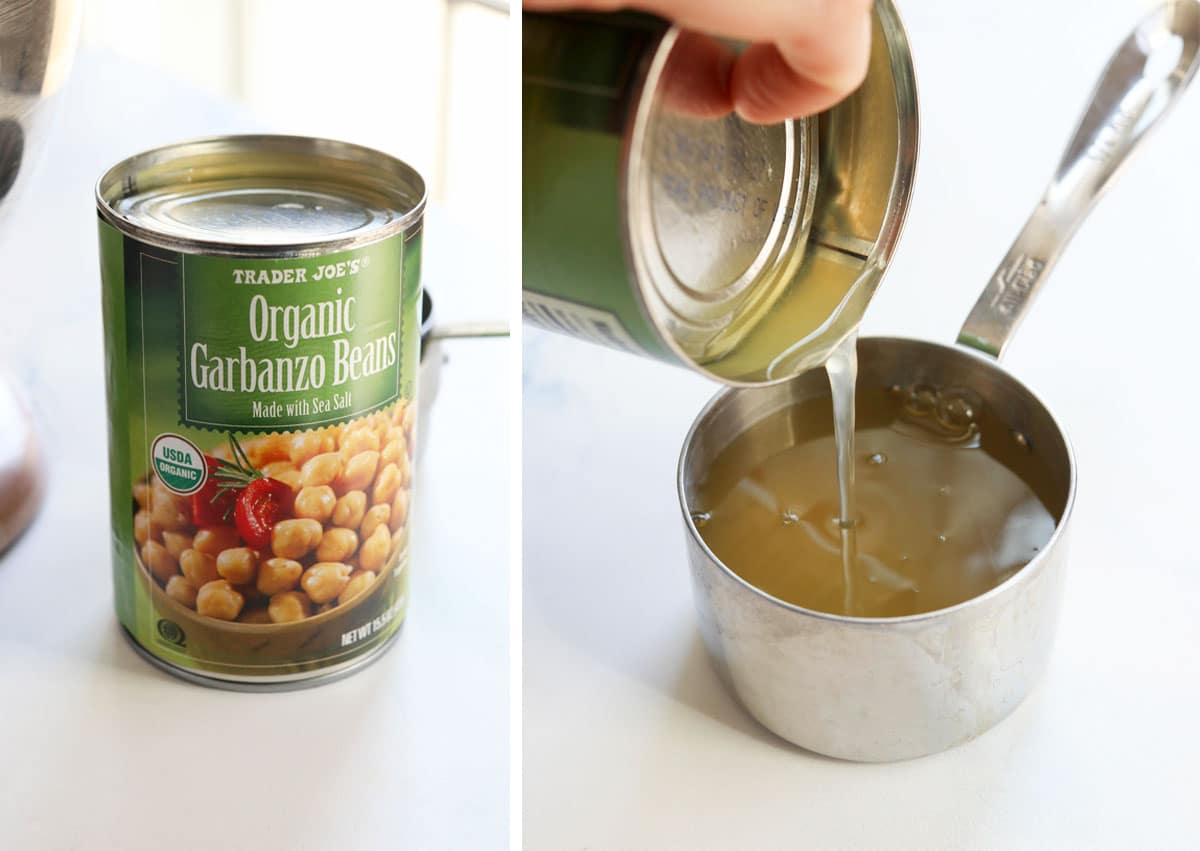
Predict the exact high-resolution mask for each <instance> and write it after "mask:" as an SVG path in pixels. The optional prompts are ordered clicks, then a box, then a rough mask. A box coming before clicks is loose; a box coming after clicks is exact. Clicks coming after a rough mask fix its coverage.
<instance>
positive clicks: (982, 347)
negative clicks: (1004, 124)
mask: <svg viewBox="0 0 1200 851" xmlns="http://www.w3.org/2000/svg"><path fill="white" fill-rule="evenodd" d="M1198 47H1200V2H1197V0H1174V2H1168V3H1166V4H1164V5H1163V6H1160V7H1159V8H1158V9H1157V10H1156V11H1154V12H1152V13H1151V14H1150V15H1148V16H1146V17H1145V18H1144V19H1142V21H1141V23H1139V24H1138V26H1137V29H1135V30H1134V31H1133V33H1131V34H1130V36H1129V37H1128V38H1127V39H1126V40H1125V42H1124V43H1123V44H1122V45H1121V46H1120V48H1118V49H1117V52H1116V53H1115V54H1114V55H1113V57H1112V59H1111V60H1109V63H1108V66H1107V67H1106V68H1105V69H1104V73H1103V74H1101V76H1100V80H1099V81H1098V83H1097V84H1096V89H1095V90H1094V91H1093V92H1092V97H1091V102H1090V103H1089V105H1088V107H1087V111H1086V112H1085V113H1084V115H1083V118H1082V120H1081V121H1080V123H1079V126H1078V127H1077V128H1076V130H1075V135H1074V136H1073V137H1072V139H1071V142H1070V144H1069V145H1068V146H1067V150H1066V152H1065V153H1064V154H1063V158H1062V161H1061V162H1060V163H1059V165H1058V171H1057V172H1055V175H1054V179H1053V180H1051V181H1050V185H1049V186H1048V187H1047V188H1046V192H1045V194H1044V195H1043V196H1042V200H1041V201H1040V202H1039V203H1038V206H1037V208H1036V209H1035V210H1034V211H1033V214H1032V215H1031V216H1030V217H1029V221H1028V222H1026V224H1025V227H1024V228H1023V229H1022V230H1021V233H1020V235H1019V236H1018V237H1017V239H1016V241H1015V242H1014V243H1013V245H1012V247H1011V248H1010V249H1009V250H1008V254H1007V255H1005V257H1004V259H1003V260H1002V261H1001V262H1000V265H999V267H997V269H996V271H995V272H994V273H993V274H992V277H991V280H990V281H989V282H988V285H987V288H986V289H984V291H983V294H982V295H981V296H980V297H979V301H977V302H976V303H975V307H974V308H973V309H972V310H971V313H970V315H968V316H967V321H966V322H965V323H963V327H962V330H961V331H959V334H958V342H959V343H961V344H962V345H965V346H970V347H971V348H974V349H978V350H979V351H981V352H984V353H985V354H988V355H991V356H992V357H994V358H997V359H998V358H999V357H1000V356H1001V355H1002V354H1003V353H1004V348H1005V346H1006V345H1007V344H1008V341H1009V339H1010V338H1011V337H1012V335H1013V333H1014V332H1015V331H1016V329H1017V326H1018V325H1020V324H1021V320H1022V319H1023V318H1024V317H1025V314H1026V312H1027V311H1028V310H1029V306H1030V304H1032V303H1033V299H1034V297H1035V296H1036V295H1037V293H1038V290H1039V289H1040V288H1041V286H1042V283H1043V282H1044V281H1045V280H1046V277H1047V276H1048V275H1049V274H1050V271H1051V269H1053V268H1054V264H1055V262H1056V261H1057V260H1058V258H1059V255H1060V254H1061V253H1062V251H1063V249H1064V248H1065V247H1066V246H1067V243H1068V242H1070V240H1071V237H1072V236H1073V235H1074V234H1075V230H1076V228H1078V227H1079V225H1080V223H1082V222H1083V220H1084V219H1086V218H1087V215H1088V213H1089V212H1091V209H1092V207H1093V206H1094V205H1095V203H1096V201H1097V200H1099V198H1100V196H1101V195H1103V194H1104V191H1105V189H1107V188H1108V186H1109V184H1110V183H1112V178H1113V176H1114V175H1116V173H1117V172H1118V171H1119V170H1120V168H1121V166H1122V165H1124V163H1125V162H1126V161H1127V160H1128V159H1129V156H1130V154H1132V153H1133V152H1134V150H1135V149H1136V148H1137V146H1138V143H1139V142H1140V141H1141V140H1142V138H1143V137H1144V136H1145V135H1146V133H1147V132H1148V131H1149V130H1150V129H1151V128H1152V127H1153V126H1154V125H1155V124H1156V123H1157V122H1158V120H1159V119H1160V118H1162V116H1163V115H1165V114H1166V113H1167V111H1168V110H1169V109H1170V108H1171V107H1172V106H1173V105H1174V103H1175V102H1176V101H1177V100H1178V99H1179V96H1180V95H1181V94H1182V93H1183V91H1184V89H1186V88H1187V85H1188V83H1189V82H1190V81H1191V79H1192V76H1193V75H1194V74H1195V73H1196V67H1197V53H1198Z"/></svg>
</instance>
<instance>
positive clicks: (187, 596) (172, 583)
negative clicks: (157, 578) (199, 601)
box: [166, 576, 198, 609]
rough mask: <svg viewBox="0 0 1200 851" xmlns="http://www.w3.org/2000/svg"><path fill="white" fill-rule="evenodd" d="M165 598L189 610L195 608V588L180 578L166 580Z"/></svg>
mask: <svg viewBox="0 0 1200 851" xmlns="http://www.w3.org/2000/svg"><path fill="white" fill-rule="evenodd" d="M166 590H167V596H168V597H170V598H171V599H172V600H177V601H179V602H180V603H183V604H184V605H185V606H187V607H188V608H189V609H194V608H196V595H197V593H198V592H197V591H196V586H194V585H192V583H191V582H189V581H188V580H186V579H184V578H183V577H182V576H172V577H171V578H170V579H168V580H167V589H166Z"/></svg>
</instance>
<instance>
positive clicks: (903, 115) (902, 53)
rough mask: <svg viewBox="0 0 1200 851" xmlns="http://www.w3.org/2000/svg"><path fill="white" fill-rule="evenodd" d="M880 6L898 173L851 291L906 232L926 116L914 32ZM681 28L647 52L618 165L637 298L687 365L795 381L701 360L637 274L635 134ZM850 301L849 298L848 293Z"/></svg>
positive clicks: (724, 380)
mask: <svg viewBox="0 0 1200 851" xmlns="http://www.w3.org/2000/svg"><path fill="white" fill-rule="evenodd" d="M874 8H875V12H876V14H877V15H878V16H879V21H880V25H881V27H882V29H883V31H884V36H885V40H886V44H887V49H888V57H889V60H890V65H891V71H892V77H893V80H894V84H895V97H896V103H897V155H896V167H895V169H894V171H893V173H892V185H891V190H890V192H889V193H888V200H887V204H886V207H885V210H886V213H885V215H884V219H883V223H882V225H881V226H880V230H879V236H878V237H877V238H876V240H875V243H874V245H873V246H872V248H871V251H870V253H869V255H868V256H867V259H866V262H865V263H864V266H863V272H862V274H861V275H860V276H859V278H858V280H857V281H856V282H855V283H854V285H853V286H852V287H851V289H850V294H853V293H854V292H855V291H857V289H858V288H859V287H860V286H861V285H862V284H863V283H864V281H865V279H866V278H867V276H869V275H875V276H876V280H875V281H874V282H873V286H872V289H874V288H875V287H877V286H878V284H879V282H880V281H881V280H882V278H883V275H884V274H885V273H886V271H887V268H888V265H889V263H890V262H891V258H892V255H893V254H894V252H895V248H896V245H897V243H898V242H899V239H900V235H901V233H902V232H903V230H904V224H905V221H906V220H907V217H908V209H909V207H910V206H911V200H912V189H913V183H914V180H915V175H916V168H917V159H918V152H919V147H920V116H919V112H918V102H919V100H918V96H917V81H916V71H915V68H914V65H913V59H912V51H911V48H910V45H909V39H908V33H907V31H906V29H905V27H904V22H903V21H902V19H901V17H900V13H899V11H898V10H897V8H896V6H895V4H894V3H893V2H892V0H876V2H875V3H874ZM680 31H681V28H680V27H679V26H678V25H674V24H672V25H670V26H669V27H667V28H666V29H665V30H664V32H663V34H662V37H661V39H660V40H659V42H658V43H657V44H656V45H655V46H654V48H653V50H651V51H648V54H647V57H646V58H645V59H644V60H643V63H642V65H641V67H640V69H639V72H638V74H639V78H640V79H639V81H638V83H637V85H636V89H635V93H634V97H633V99H632V101H631V106H630V114H631V116H632V122H631V129H630V130H629V131H628V132H626V133H625V135H624V139H623V141H622V145H621V157H620V163H619V170H618V190H619V192H620V205H619V214H620V218H621V241H622V243H623V247H624V252H625V263H626V266H627V268H628V270H629V272H630V279H631V281H632V282H633V284H634V286H633V287H632V289H633V291H634V295H635V298H634V301H635V302H636V303H637V306H638V309H639V310H640V311H641V314H642V317H643V318H644V319H645V320H646V322H647V323H648V324H649V325H650V327H652V328H653V329H654V330H655V331H656V332H657V334H658V338H659V340H661V342H662V343H663V345H665V346H666V347H667V348H668V350H669V351H670V353H671V354H672V355H674V357H675V358H676V359H677V360H678V361H679V362H680V363H682V364H685V365H687V367H688V368H690V369H692V370H694V371H696V372H698V373H700V374H701V375H704V376H706V377H707V378H711V379H713V380H715V381H718V382H720V383H721V384H724V385H726V386H728V387H768V386H771V385H775V384H781V383H783V382H785V381H789V380H790V379H791V378H792V376H791V375H790V374H785V375H780V376H777V377H769V376H768V377H765V378H763V379H762V380H744V379H738V378H730V377H728V376H724V375H719V374H717V373H715V372H713V371H712V370H710V369H708V368H707V367H705V366H704V365H702V364H699V363H697V362H696V361H695V360H694V359H693V358H692V357H691V356H690V355H688V354H687V353H686V352H685V351H684V350H683V347H682V346H680V345H679V343H678V341H676V339H675V337H674V335H673V334H671V332H670V330H669V329H668V328H667V327H666V325H665V323H663V322H662V321H661V320H660V319H659V318H658V317H656V316H655V315H654V312H653V311H652V310H651V309H650V305H649V304H648V302H647V296H646V293H645V291H644V290H645V287H647V286H649V284H648V282H644V281H643V280H642V279H641V278H640V276H639V275H638V274H637V270H638V268H639V263H638V262H637V260H636V257H635V254H634V250H633V245H632V240H631V238H630V232H631V231H630V225H631V222H630V215H629V204H630V201H631V199H632V198H633V196H634V191H635V188H634V187H633V186H632V185H631V182H632V176H631V171H632V170H631V168H630V160H631V155H632V153H633V150H634V145H633V140H634V138H635V137H637V136H639V135H641V134H644V132H645V125H646V123H647V121H648V113H649V103H650V101H651V100H652V99H653V97H654V93H655V85H656V82H657V79H658V76H660V75H661V73H662V71H663V66H664V65H665V61H666V55H667V54H668V53H669V52H670V49H671V47H672V45H673V43H674V41H675V39H676V38H677V37H678V35H679V32H680ZM844 301H845V299H843V302H844ZM839 309H840V306H839ZM764 369H765V368H764Z"/></svg>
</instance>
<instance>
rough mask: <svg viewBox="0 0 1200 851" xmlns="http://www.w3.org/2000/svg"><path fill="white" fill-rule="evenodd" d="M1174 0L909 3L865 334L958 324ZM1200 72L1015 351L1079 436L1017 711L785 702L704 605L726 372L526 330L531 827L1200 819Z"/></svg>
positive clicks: (576, 832) (832, 839)
mask: <svg viewBox="0 0 1200 851" xmlns="http://www.w3.org/2000/svg"><path fill="white" fill-rule="evenodd" d="M1148 6H1149V4H1147V3H1141V2H1121V3H1118V2H1112V0H1107V2H1097V0H1051V2H1040V1H1038V0H1019V2H1018V0H1014V1H1013V2H1008V3H963V2H958V0H915V2H908V3H903V4H902V9H901V11H902V14H903V15H904V17H905V21H906V24H907V26H908V28H909V31H910V35H911V39H912V46H913V51H914V54H915V60H916V65H917V76H918V84H919V90H920V94H921V118H922V122H923V132H922V151H921V157H920V164H919V168H918V175H917V182H916V192H915V196H914V199H913V204H912V207H911V210H910V213H909V218H908V225H907V229H906V232H905V234H904V237H903V239H902V240H901V244H900V248H899V251H898V253H897V256H896V258H895V262H894V265H893V268H892V270H891V272H890V273H889V275H888V277H887V279H886V280H885V282H884V284H883V287H882V289H881V291H880V293H879V295H878V297H877V299H876V300H875V302H874V303H873V304H872V307H871V310H870V312H869V315H868V319H867V323H866V331H867V333H895V334H902V335H907V336H917V337H927V338H931V339H934V340H938V341H942V342H950V341H952V340H953V338H954V336H955V334H956V332H957V329H958V327H959V325H960V324H961V322H962V320H963V318H964V317H965V316H966V314H967V312H968V310H969V309H970V307H971V306H972V304H973V303H974V301H975V299H976V298H977V296H978V294H979V292H980V291H981V289H982V288H983V286H984V284H985V282H986V281H987V279H988V276H989V274H990V273H991V271H992V269H993V268H994V266H995V264H996V263H997V262H998V261H999V259H1000V258H1001V256H1002V255H1003V253H1004V251H1005V250H1006V249H1007V247H1008V245H1009V243H1010V242H1011V240H1012V238H1013V237H1014V236H1015V235H1016V233H1017V231H1018V230H1019V228H1020V226H1021V224H1022V223H1023V221H1024V218H1025V216H1026V215H1027V214H1028V212H1029V211H1030V210H1031V209H1032V207H1033V205H1034V203H1035V202H1036V200H1037V198H1038V196H1039V194H1040V193H1041V190H1042V187H1043V186H1044V184H1045V182H1046V180H1048V179H1049V177H1050V175H1051V173H1052V172H1053V170H1054V166H1055V164H1056V163H1057V161H1058V158H1059V154H1060V152H1061V150H1062V148H1063V146H1064V145H1065V143H1066V141H1067V138H1068V136H1069V135H1070V133H1071V132H1072V130H1073V128H1074V125H1075V122H1076V120H1077V119H1078V117H1079V115H1080V112H1081V110H1082V107H1083V104H1084V100H1085V98H1086V97H1087V96H1088V94H1089V93H1090V91H1091V88H1092V85H1093V82H1094V80H1095V77H1096V75H1097V74H1098V72H1099V71H1100V69H1101V67H1102V66H1103V65H1104V64H1105V62H1106V61H1107V59H1108V57H1109V55H1110V53H1111V51H1112V50H1113V48H1115V47H1116V45H1117V44H1118V43H1119V42H1120V41H1121V40H1122V39H1123V38H1124V37H1125V35H1126V33H1127V32H1128V31H1129V30H1130V29H1131V28H1132V25H1133V24H1134V22H1135V21H1136V20H1137V18H1138V17H1139V15H1140V14H1141V12H1142V11H1143V10H1145V9H1146V8H1148ZM1198 140H1200V91H1192V92H1191V93H1190V95H1189V96H1188V97H1187V98H1186V99H1185V101H1184V102H1183V103H1181V104H1180V107H1179V109H1178V110H1177V111H1176V112H1175V113H1174V114H1173V115H1171V116H1170V117H1169V118H1168V120H1167V121H1166V123H1165V124H1164V125H1163V126H1162V127H1161V128H1160V132H1159V133H1158V134H1156V135H1155V136H1154V137H1152V138H1151V139H1150V140H1149V141H1148V143H1147V145H1146V147H1145V148H1144V149H1143V151H1142V155H1141V156H1140V157H1139V158H1138V159H1137V161H1136V162H1134V163H1133V164H1132V165H1131V166H1130V167H1129V168H1128V170H1127V171H1126V172H1125V173H1124V174H1122V175H1121V176H1120V178H1119V179H1118V181H1117V183H1116V184H1115V185H1114V187H1113V189H1112V191H1111V193H1110V194H1109V195H1108V196H1107V197H1106V198H1105V199H1104V200H1103V201H1102V202H1101V204H1100V205H1099V206H1098V207H1097V209H1096V210H1095V212H1094V213H1093V215H1092V217H1091V219H1090V220H1089V221H1088V222H1087V223H1086V224H1085V225H1084V227H1083V228H1082V229H1081V231H1080V232H1079V234H1078V235H1077V236H1076V238H1075V240H1074V242H1073V244H1072V245H1071V247H1070V249H1069V250H1068V252H1067V253H1066V255H1065V256H1064V257H1063V259H1062V261H1061V263H1060V264H1059V266H1058V268H1057V269H1056V270H1055V271H1054V273H1053V276H1052V278H1051V280H1050V284H1049V287H1048V289H1047V290H1046V291H1045V292H1044V293H1043V295H1042V296H1041V298H1040V300H1039V301H1038V303H1037V305H1036V308H1035V309H1034V311H1033V313H1032V315H1031V316H1030V318H1029V319H1028V321H1027V322H1026V323H1025V325H1024V326H1023V327H1022V328H1021V331H1020V333H1019V335H1018V337H1017V339H1016V341H1015V343H1014V344H1013V346H1012V348H1011V352H1010V353H1009V354H1008V356H1007V358H1006V366H1007V367H1008V368H1010V369H1011V370H1012V371H1013V372H1014V373H1015V374H1016V375H1017V376H1018V377H1019V378H1021V380H1023V381H1025V382H1027V383H1028V384H1029V386H1030V387H1032V388H1034V389H1035V390H1036V392H1038V393H1039V394H1040V395H1041V396H1042V397H1043V398H1044V399H1045V400H1047V402H1048V403H1049V404H1050V406H1051V407H1052V409H1054V411H1055V412H1056V414H1057V415H1058V417H1059V418H1060V420H1061V421H1062V422H1063V423H1064V425H1065V427H1066V428H1067V430H1068V432H1069V434H1070V436H1071V438H1072V439H1073V441H1074V444H1075V449H1076V452H1077V455H1078V464H1079V488H1080V490H1079V495H1078V502H1077V504H1076V511H1075V514H1074V519H1073V521H1072V524H1073V529H1072V541H1071V544H1072V551H1071V563H1070V567H1069V571H1068V580H1067V591H1066V600H1065V607H1064V610H1063V613H1062V621H1061V624H1060V629H1059V638H1058V643H1057V646H1056V649H1055V652H1054V655H1053V658H1052V661H1051V664H1050V667H1049V670H1048V672H1047V675H1046V677H1045V679H1044V680H1043V681H1042V682H1041V684H1040V685H1039V686H1038V687H1037V688H1036V689H1035V691H1034V693H1033V695H1032V697H1031V698H1030V699H1029V700H1028V701H1027V702H1026V703H1025V704H1024V705H1023V706H1022V707H1021V708H1020V709H1018V711H1017V712H1016V713H1015V714H1014V715H1013V716H1012V717H1010V718H1009V719H1008V720H1006V721H1004V722H1003V723H1002V724H1001V725H1000V726H999V727H997V728H996V729H994V730H993V731H991V732H989V733H987V734H985V735H984V736H982V737H981V738H979V739H978V740H976V741H975V742H973V743H971V744H968V745H966V746H963V747H960V748H958V749H956V750H953V751H950V752H948V753H944V754H940V755H937V756H932V757H928V758H925V759H920V760H914V761H911V762H905V763H900V764H894V765H857V764H851V763H845V762H837V761H833V760H829V759H825V758H822V757H818V756H815V755H813V754H810V753H806V752H803V751H801V750H799V749H797V748H794V747H791V746H789V745H788V744H786V743H785V742H783V741H782V740H779V739H777V738H775V737H774V736H773V735H772V734H770V733H768V732H766V731H765V730H764V729H762V728H761V727H759V726H758V725H757V724H756V723H755V722H754V721H753V720H752V719H750V718H749V716H748V715H746V713H745V712H744V711H743V710H742V709H741V708H740V707H739V706H738V705H737V704H736V703H735V702H734V701H733V699H732V698H730V697H729V696H728V694H727V693H726V692H725V691H724V689H723V688H722V686H721V685H720V683H719V682H718V680H717V678H716V675H715V673H714V672H713V670H712V668H711V667H710V665H709V662H708V659H707V657H706V655H705V653H704V650H703V647H702V645H701V643H700V640H699V636H698V634H697V631H696V627H695V621H694V618H693V615H692V604H691V589H690V587H689V580H688V576H687V568H686V562H685V560H684V559H685V556H684V547H683V530H682V526H681V523H680V518H679V513H680V511H679V507H678V503H677V500H676V496H675V490H674V474H675V464H676V460H677V457H678V452H679V448H680V444H681V442H682V440H683V437H684V434H685V433H686V431H687V429H688V426H689V425H690V423H691V421H692V419H693V417H694V416H695V414H696V413H697V412H698V411H699V409H700V407H701V405H702V404H703V403H704V401H706V400H707V398H708V397H709V396H711V395H712V394H713V392H714V391H715V389H716V388H715V386H714V385H712V384H711V383H709V382H707V381H705V380H704V379H702V378H699V377H696V376H693V375H690V374H688V373H687V372H685V371H683V370H680V369H676V368H672V367H668V366H662V365H659V364H656V363H653V362H650V361H645V360H639V359H637V358H633V357H630V356H626V355H621V354H616V353H612V352H608V351H604V350H601V349H598V348H595V347H590V346H588V345H585V344H581V343H576V342H574V341H570V340H568V339H566V338H561V337H557V336H551V335H548V334H544V333H538V332H536V331H534V330H531V329H527V331H526V336H525V346H524V351H525V402H524V405H525V408H524V410H525V413H524V429H523V431H524V442H525V446H526V452H525V458H524V496H525V503H524V535H525V538H524V550H525V562H524V631H525V648H524V650H525V657H524V658H525V690H524V707H525V727H524V730H525V733H524V735H525V766H524V769H525V787H524V790H525V791H524V794H525V798H524V805H525V811H526V822H525V839H526V847H527V848H529V849H530V851H548V849H568V848H574V849H584V848H586V849H598V851H609V850H610V849H621V851H626V850H627V849H633V851H640V849H648V850H650V851H652V850H653V849H665V848H671V849H674V848H687V849H700V850H701V851H703V849H727V848H730V849H732V848H736V849H785V848H788V849H790V848H819V849H879V848H889V849H959V848H965V849H966V848H969V849H1048V848H1053V849H1068V848H1069V849H1075V848H1087V849H1098V848H1102V849H1109V848H1111V849H1128V848H1138V849H1146V848H1162V849H1178V848H1195V847H1197V842H1198V840H1197V835H1196V829H1195V809H1196V791H1197V788H1200V787H1198V781H1197V771H1198V766H1200V736H1198V735H1197V723H1198V715H1197V705H1198V704H1200V654H1198V653H1197V648H1198V647H1200V626H1198V625H1197V624H1198V622H1200V556H1198V555H1197V548H1196V545H1195V541H1194V537H1195V534H1194V532H1195V529H1196V527H1197V512H1198V511H1200V505H1198V503H1197V498H1196V482H1197V481H1198V480H1200V453H1197V452H1196V451H1195V450H1194V448H1193V446H1192V444H1193V442H1194V441H1193V440H1192V436H1193V434H1194V432H1195V422H1196V419H1197V416H1198V415H1200V405H1198V404H1197V399H1196V392H1195V377H1194V370H1195V362H1196V354H1195V352H1196V341H1197V333H1198V328H1197V316H1198V315H1200V312H1198V308H1200V295H1198V289H1197V282H1198V281H1200V253H1198V252H1197V251H1196V234H1197V218H1198V213H1197V204H1196V196H1197V193H1198V192H1200V158H1197V156H1196V150H1197V141H1198Z"/></svg>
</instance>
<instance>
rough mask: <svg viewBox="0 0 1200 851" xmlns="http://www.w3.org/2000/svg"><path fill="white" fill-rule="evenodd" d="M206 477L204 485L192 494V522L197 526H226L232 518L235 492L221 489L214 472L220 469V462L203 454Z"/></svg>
mask: <svg viewBox="0 0 1200 851" xmlns="http://www.w3.org/2000/svg"><path fill="white" fill-rule="evenodd" d="M204 465H205V466H206V467H207V468H208V478H207V479H205V481H204V486H203V487H201V488H200V490H198V491H196V492H195V493H194V494H192V522H193V523H195V524H196V525H197V526H227V525H229V523H230V521H232V520H233V504H234V501H235V500H236V499H237V496H238V495H237V493H236V492H235V491H231V490H229V489H222V488H221V483H220V482H219V481H218V480H217V478H216V476H215V474H216V473H217V471H218V470H220V469H221V464H220V462H219V461H218V460H217V459H216V458H213V457H212V456H211V455H205V456H204Z"/></svg>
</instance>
